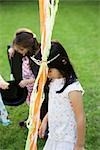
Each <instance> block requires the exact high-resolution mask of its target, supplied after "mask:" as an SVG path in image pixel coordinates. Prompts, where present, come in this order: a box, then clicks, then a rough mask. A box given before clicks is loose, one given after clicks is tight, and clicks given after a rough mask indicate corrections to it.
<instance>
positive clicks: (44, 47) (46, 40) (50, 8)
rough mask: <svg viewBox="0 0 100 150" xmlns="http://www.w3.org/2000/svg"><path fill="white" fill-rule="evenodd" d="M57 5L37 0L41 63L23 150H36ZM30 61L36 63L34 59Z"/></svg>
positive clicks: (32, 97) (51, 1)
mask: <svg viewBox="0 0 100 150" xmlns="http://www.w3.org/2000/svg"><path fill="white" fill-rule="evenodd" d="M58 3H59V0H39V8H40V30H41V54H42V61H41V62H40V63H39V64H40V69H39V73H38V76H37V78H36V80H35V84H34V87H33V91H32V95H31V100H30V109H29V117H28V120H27V127H28V129H29V132H28V137H27V141H26V147H25V150H37V137H38V129H39V125H40V108H41V105H42V102H43V89H44V85H45V83H46V79H47V74H48V67H47V58H48V55H49V51H50V47H51V37H52V31H53V26H54V21H55V16H56V12H57V9H58ZM32 59H33V61H36V60H34V58H32Z"/></svg>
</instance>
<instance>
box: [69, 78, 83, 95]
mask: <svg viewBox="0 0 100 150" xmlns="http://www.w3.org/2000/svg"><path fill="white" fill-rule="evenodd" d="M72 91H81V92H82V95H83V94H84V90H83V88H82V86H81V84H80V82H79V81H76V82H74V83H72V84H70V85H68V87H67V94H69V92H72Z"/></svg>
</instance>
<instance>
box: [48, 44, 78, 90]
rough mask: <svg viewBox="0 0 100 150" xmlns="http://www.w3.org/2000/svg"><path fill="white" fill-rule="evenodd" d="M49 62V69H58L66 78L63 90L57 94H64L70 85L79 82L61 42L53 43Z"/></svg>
mask: <svg viewBox="0 0 100 150" xmlns="http://www.w3.org/2000/svg"><path fill="white" fill-rule="evenodd" d="M53 58H54V59H53ZM50 60H51V61H50ZM48 61H49V62H50V63H48V67H49V68H56V69H58V70H59V71H60V73H61V74H62V75H63V77H64V78H65V84H64V86H63V88H62V89H61V90H60V91H57V93H61V92H63V91H64V89H65V88H66V87H67V86H68V85H69V84H71V83H73V82H75V81H76V80H77V76H76V73H75V71H74V69H73V66H72V64H71V62H70V60H69V58H68V55H67V53H66V51H65V49H64V48H63V46H62V45H61V44H60V43H59V42H56V41H53V42H51V49H50V54H49V57H48Z"/></svg>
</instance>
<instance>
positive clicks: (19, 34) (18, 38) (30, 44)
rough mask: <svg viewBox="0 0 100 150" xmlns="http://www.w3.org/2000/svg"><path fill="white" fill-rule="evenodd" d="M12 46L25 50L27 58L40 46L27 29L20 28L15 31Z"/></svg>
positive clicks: (34, 36)
mask: <svg viewBox="0 0 100 150" xmlns="http://www.w3.org/2000/svg"><path fill="white" fill-rule="evenodd" d="M13 45H18V46H21V47H23V48H27V49H28V52H27V54H26V55H27V56H32V55H34V53H35V52H36V51H37V50H38V49H39V46H40V45H39V43H38V41H37V39H36V35H35V34H34V33H33V32H32V31H31V30H29V29H27V28H21V29H18V30H17V31H16V34H15V37H14V39H13Z"/></svg>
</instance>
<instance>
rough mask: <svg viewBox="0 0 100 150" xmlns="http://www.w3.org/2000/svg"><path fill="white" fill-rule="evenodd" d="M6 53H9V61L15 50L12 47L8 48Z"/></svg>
mask: <svg viewBox="0 0 100 150" xmlns="http://www.w3.org/2000/svg"><path fill="white" fill-rule="evenodd" d="M8 53H9V58H10V59H11V57H13V56H14V53H15V50H14V49H13V48H12V47H10V48H9V49H8Z"/></svg>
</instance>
